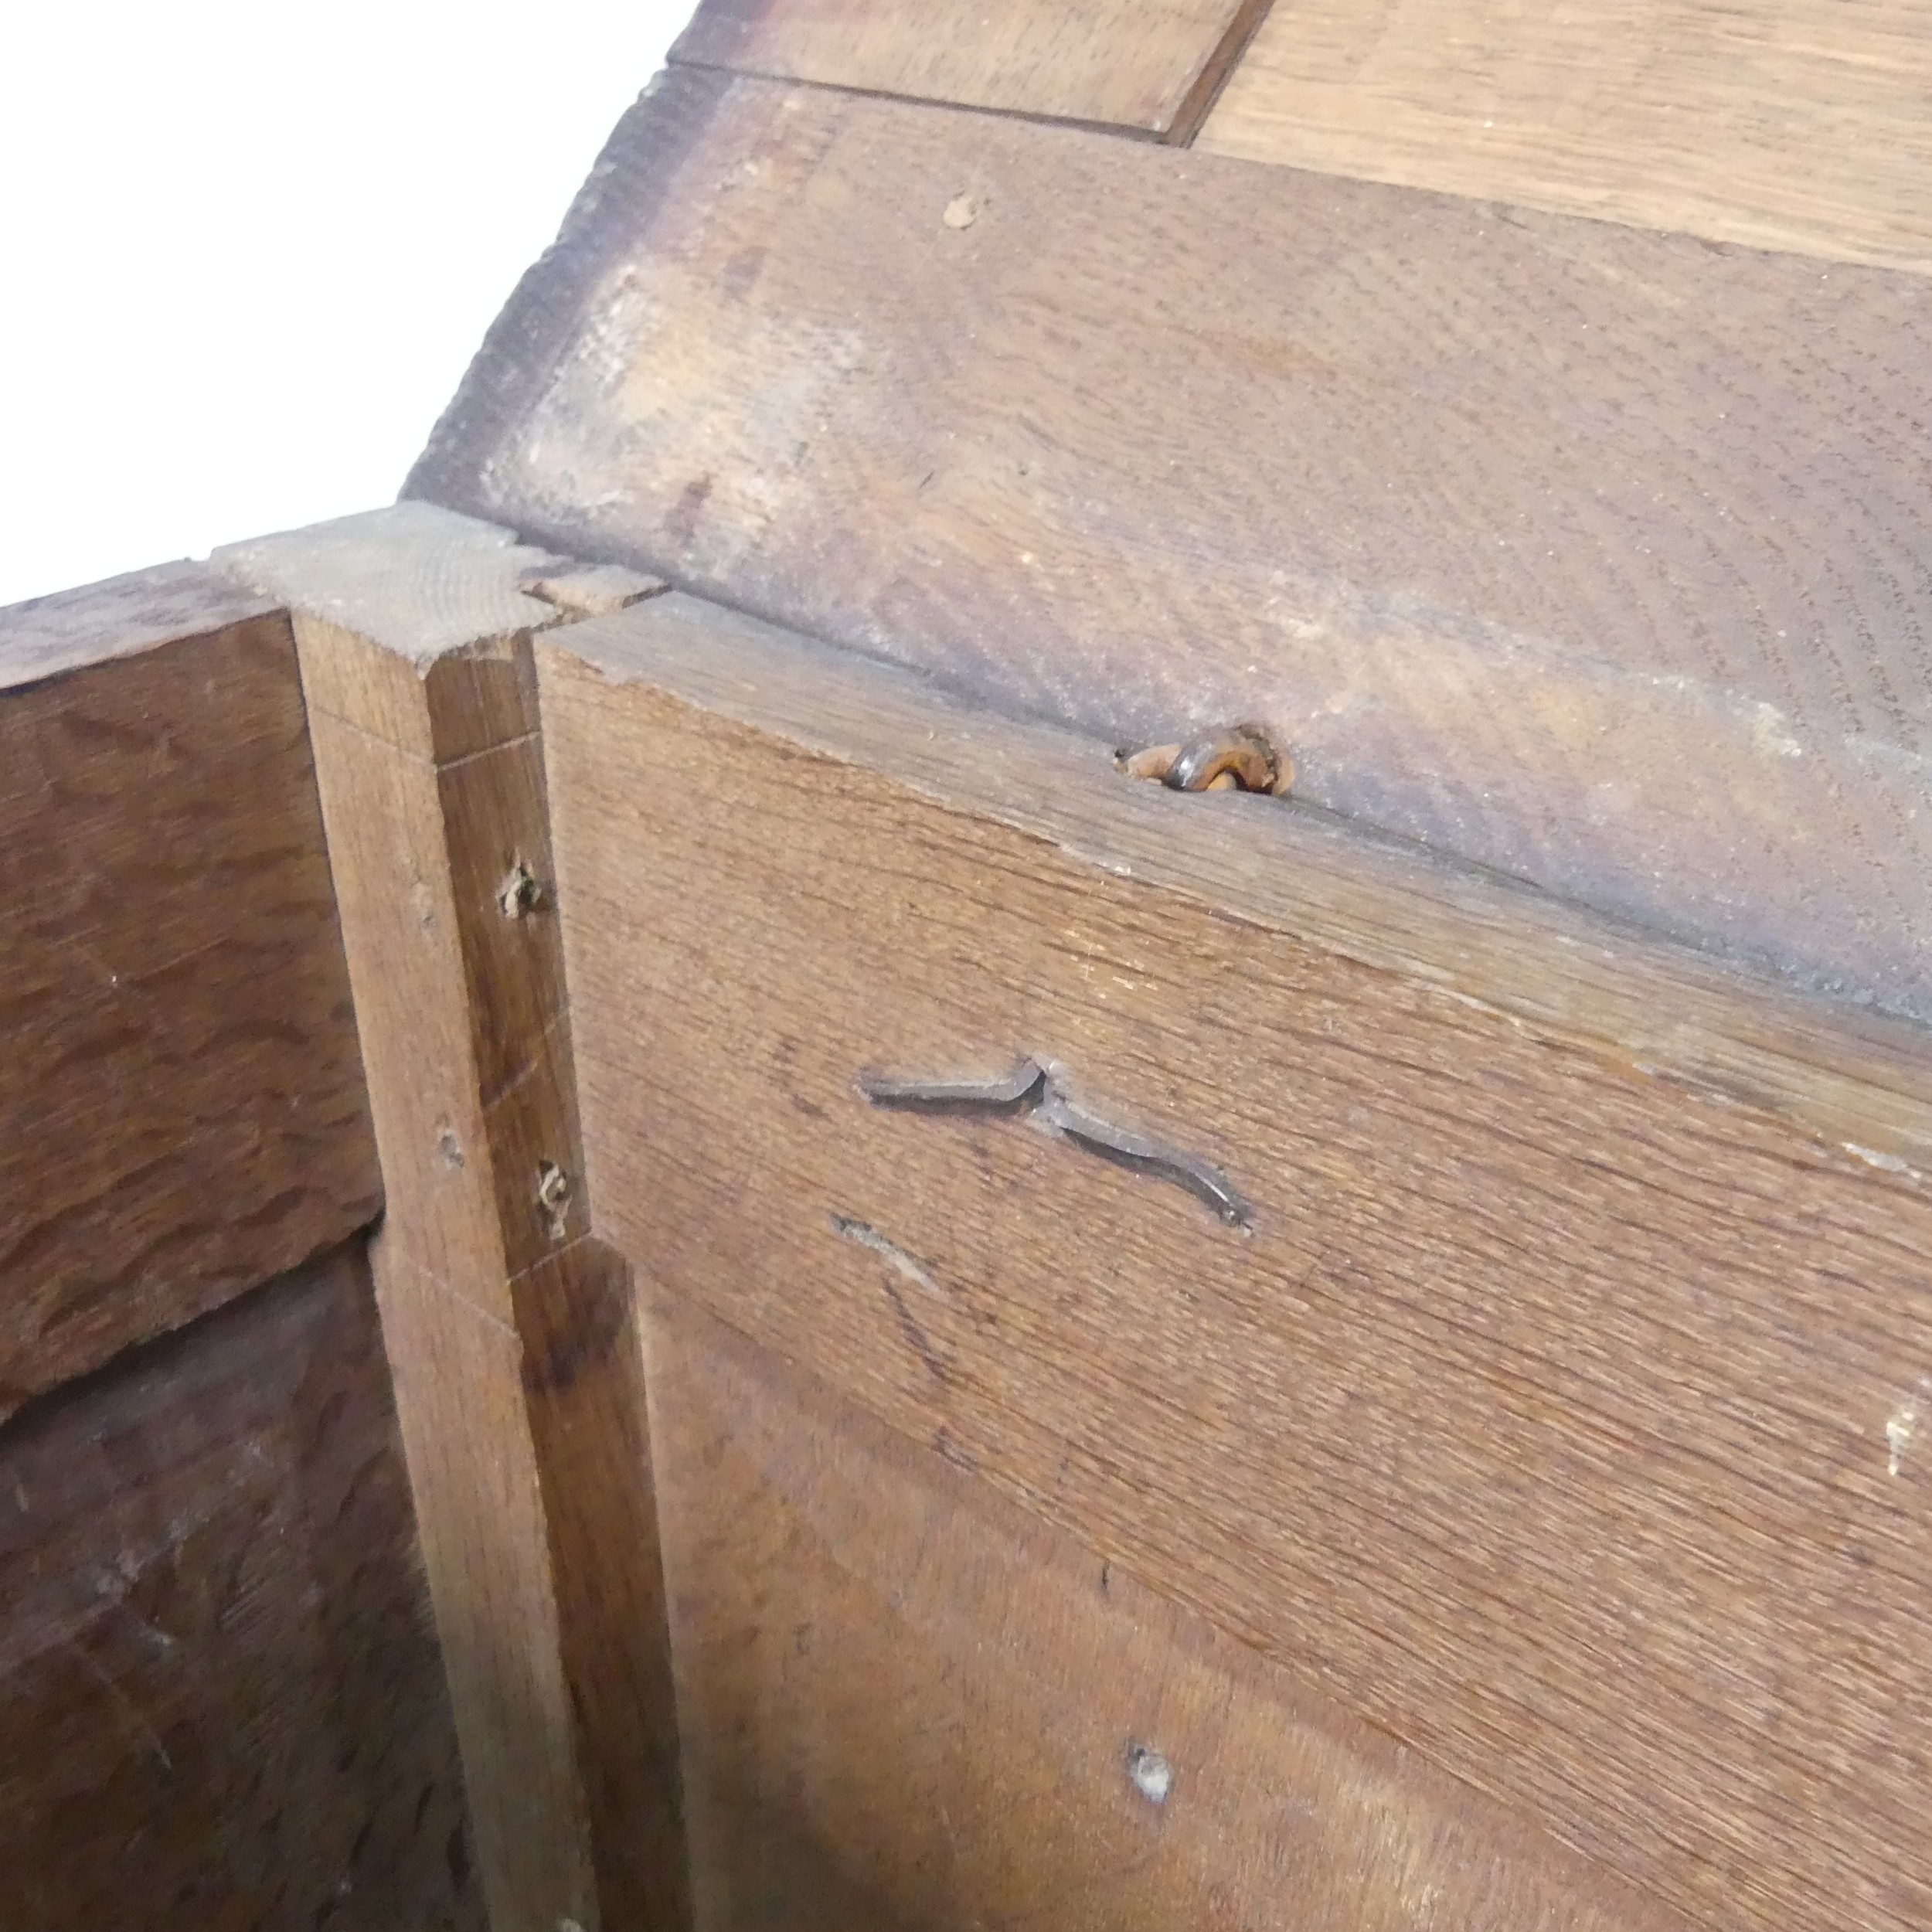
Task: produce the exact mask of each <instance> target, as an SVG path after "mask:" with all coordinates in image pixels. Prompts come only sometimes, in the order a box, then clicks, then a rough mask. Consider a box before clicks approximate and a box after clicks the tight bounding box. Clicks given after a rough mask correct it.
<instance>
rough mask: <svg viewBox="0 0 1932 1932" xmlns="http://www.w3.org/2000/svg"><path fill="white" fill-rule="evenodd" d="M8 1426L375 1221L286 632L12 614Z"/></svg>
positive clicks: (215, 617)
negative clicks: (63, 1388) (29, 1402)
mask: <svg viewBox="0 0 1932 1932" xmlns="http://www.w3.org/2000/svg"><path fill="white" fill-rule="evenodd" d="M0 1039H4V1041H5V1065H6V1069H7V1077H6V1079H5V1082H4V1083H0V1284H4V1285H3V1286H0V1416H4V1415H5V1414H6V1413H9V1411H11V1410H12V1409H14V1408H15V1406H18V1405H19V1403H20V1402H21V1401H22V1400H24V1399H25V1398H26V1397H27V1396H29V1395H31V1394H32V1393H34V1392H36V1390H39V1389H47V1388H51V1387H53V1386H55V1385H56V1384H57V1383H60V1382H62V1381H64V1380H66V1379H67V1378H69V1377H70V1376H76V1375H78V1374H80V1373H82V1372H84V1371H86V1370H87V1369H92V1368H94V1367H95V1366H97V1365H98V1364H99V1363H100V1362H104V1361H105V1360H106V1359H107V1358H108V1357H109V1356H110V1355H112V1354H113V1353H114V1352H115V1351H116V1350H117V1349H121V1348H123V1347H124V1346H125V1345H128V1343H129V1342H134V1341H138V1340H140V1339H141V1338H143V1337H145V1336H147V1335H151V1334H154V1333H155V1332H158V1331H159V1330H162V1329H165V1328H171V1327H172V1326H174V1325H175V1324H177V1323H179V1322H182V1321H186V1320H187V1319H189V1318H190V1317H191V1316H193V1315H197V1314H199V1313H201V1312H202V1311H204V1310H206V1309H208V1308H213V1306H215V1305H216V1304H217V1303H219V1302H221V1301H225V1300H226V1299H227V1298H229V1297H230V1296H232V1295H234V1294H238V1293H240V1291H243V1289H246V1288H248V1287H253V1285H254V1284H257V1282H260V1281H264V1280H265V1279H266V1278H267V1277H268V1276H270V1275H271V1274H276V1273H278V1272H280V1271H281V1270H284V1269H285V1268H287V1267H292V1266H294V1264H296V1263H298V1262H299V1261H301V1260H303V1259H304V1258H305V1257H308V1256H309V1255H311V1254H313V1253H316V1252H317V1251H318V1250H320V1249H321V1248H323V1247H328V1246H329V1245H331V1244H332V1243H335V1242H338V1241H340V1240H342V1239H343V1238H344V1236H346V1235H347V1234H349V1233H350V1232H351V1231H352V1230H354V1229H355V1228H357V1227H359V1226H362V1224H363V1223H366V1222H367V1221H368V1220H369V1219H371V1218H372V1216H374V1214H375V1213H376V1211H377V1209H378V1208H379V1206H380V1205H381V1194H380V1190H379V1182H378V1179H377V1175H376V1159H375V1148H374V1144H373V1141H372V1138H371V1136H370V1132H369V1114H368V1107H367V1104H366V1100H365V1097H364V1094H363V1090H362V1066H361V1061H360V1059H359V1054H358V1052H357V1047H356V1039H355V1025H354V1021H353V1018H352V1014H351V1012H350V1009H349V982H348V979H347V978H346V975H345V971H344V969H343V963H342V940H341V937H340V935H339V934H338V930H337V927H336V921H335V905H334V900H333V896H332V892H331V889H330V884H329V872H328V859H327V856H326V855H325V851H324V849H323V842H322V826H321V816H320V814H319V812H318V809H317V806H316V800H315V774H314V771H313V768H312V767H311V763H310V759H309V751H308V737H307V734H306V733H305V731H304V726H303V718H302V700H301V686H300V683H299V681H298V674H297V669H296V664H295V652H294V643H293V641H292V640H291V637H290V634H289V628H288V624H287V619H286V618H285V617H283V616H281V614H279V613H278V612H277V611H274V609H273V607H271V606H268V605H266V604H264V603H263V602H262V600H260V599H258V598H257V599H247V598H244V597H241V596H240V595H239V594H237V593H236V590H234V588H233V587H232V586H230V585H229V584H227V583H225V582H224V581H223V580H222V579H220V578H219V577H216V576H214V575H213V573H209V572H207V571H206V570H194V569H192V567H190V566H169V567H168V568H167V569H165V570H159V571H155V572H151V573H143V574H142V575H141V576H138V577H132V578H122V579H117V580H114V581H113V582H111V583H105V584H100V585H97V586H95V587H93V588H91V589H90V590H83V591H79V592H74V593H70V594H66V595H65V596H63V597H58V598H43V599H42V600H39V601H38V602H36V603H35V604H26V605H22V606H21V607H19V608H18V609H17V610H15V611H10V612H4V613H0Z"/></svg>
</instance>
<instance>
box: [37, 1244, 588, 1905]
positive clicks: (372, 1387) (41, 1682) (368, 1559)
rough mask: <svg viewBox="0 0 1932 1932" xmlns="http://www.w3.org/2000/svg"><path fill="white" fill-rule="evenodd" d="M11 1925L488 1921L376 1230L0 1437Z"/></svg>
mask: <svg viewBox="0 0 1932 1932" xmlns="http://www.w3.org/2000/svg"><path fill="white" fill-rule="evenodd" d="M0 1925H5V1926H6V1927H9V1929H10V1932H11V1928H12V1927H21V1928H22V1932H26V1929H27V1928H31V1932H98V1929H99V1928H102V1927H122V1926H134V1925H138V1926H140V1927H141V1928H143V1932H177V1929H178V1932H209V1928H210V1927H220V1928H223V1932H311V1928H314V1927H319V1926H327V1927H331V1928H338V1927H339V1928H342V1932H394V1928H396V1927H405V1926H406V1927H411V1928H413V1929H414V1928H420V1932H482V1928H483V1925H484V1917H483V1911H482V1904H481V1896H480V1894H479V1893H478V1889H477V1887H476V1884H475V1882H474V1878H473V1876H472V1875H471V1855H470V1852H469V1849H468V1839H467V1838H466V1835H465V1831H464V1818H463V1794H462V1781H461V1775H460V1773H459V1771H458V1769H457V1755H456V1744H455V1737H454V1733H453V1731H452V1730H451V1723H450V1710H449V1702H448V1697H447V1692H446V1691H445V1689H444V1683H443V1673H442V1668H441V1664H440V1660H439V1658H438V1657H437V1647H436V1640H435V1637H434V1633H433V1631H432V1629H431V1626H430V1609H429V1601H428V1596H427V1592H426V1590H424V1588H423V1577H422V1571H421V1567H420V1559H419V1556H418V1554H417V1543H416V1532H415V1527H414V1524H413V1521H412V1519H411V1516H410V1497H409V1490H408V1486H407V1484H406V1481H405V1478H404V1475H403V1462H402V1457H401V1455H400V1451H399V1447H398V1444H397V1442H396V1421H395V1417H394V1414H393V1410H392V1408H391V1406H390V1400H389V1378H388V1374H387V1371H386V1368H385V1366H384V1364H383V1352H382V1345H381V1340H380V1338H379V1334H378V1332H377V1328H376V1308H375V1304H374V1301H372V1298H371V1295H370V1292H369V1275H368V1270H367V1269H366V1266H365V1264H364V1263H363V1260H362V1255H361V1253H360V1247H359V1243H358V1244H356V1245H355V1246H354V1247H349V1248H345V1249H341V1250H337V1251H336V1252H335V1253H333V1254H332V1255H331V1256H329V1257H326V1258H325V1259H323V1260H318V1261H315V1262H312V1263H311V1264H308V1265H307V1266H306V1267H304V1268H302V1269H301V1270H298V1271H297V1272H296V1273H294V1274H291V1275H289V1276H287V1277H284V1278H282V1279H281V1280H279V1281H275V1282H273V1283H271V1284H269V1285H267V1286H266V1287H262V1288H260V1289H257V1291H254V1292H253V1293H250V1294H246V1295H243V1296H242V1297H240V1298H238V1299H236V1300H235V1301H232V1302H230V1304H228V1305H227V1306H226V1307H225V1308H222V1309H220V1310H219V1311H216V1313H214V1314H213V1315H208V1316H206V1317H205V1318H202V1320H200V1321H197V1322H195V1323H193V1324H192V1325H189V1327H187V1328H184V1329H182V1330H181V1331H180V1332H178V1333H176V1334H174V1335H170V1336H168V1337H167V1338H165V1339H164V1340H162V1341H159V1342H154V1343H151V1344H150V1345H147V1346H146V1347H144V1348H141V1349H137V1350H134V1351H132V1352H128V1353H126V1354H124V1355H121V1357H119V1358H118V1359H117V1360H116V1361H115V1362H113V1363H112V1364H111V1365H110V1366H108V1367H107V1368H106V1369H103V1370H102V1371H101V1372H100V1373H99V1374H97V1376H94V1377H92V1378H90V1379H87V1380H86V1381H84V1382H83V1383H79V1384H77V1385H74V1386H71V1387H69V1388H66V1389H61V1390H59V1391H57V1392H56V1393H53V1394H52V1395H49V1396H43V1397H41V1398H40V1399H39V1400H38V1401H36V1403H33V1404H32V1406H30V1407H29V1408H28V1409H26V1410H23V1411H22V1412H21V1413H19V1414H18V1415H16V1416H15V1417H13V1418H12V1420H11V1421H10V1422H9V1423H8V1424H7V1425H6V1426H5V1427H4V1428H0ZM546 1932H550V1929H549V1928H546Z"/></svg>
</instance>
